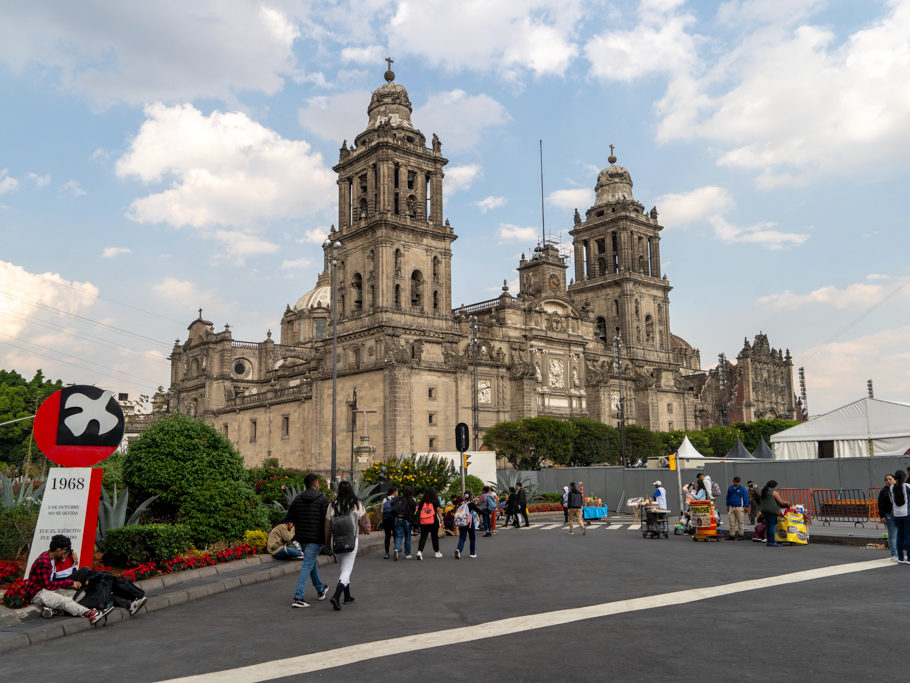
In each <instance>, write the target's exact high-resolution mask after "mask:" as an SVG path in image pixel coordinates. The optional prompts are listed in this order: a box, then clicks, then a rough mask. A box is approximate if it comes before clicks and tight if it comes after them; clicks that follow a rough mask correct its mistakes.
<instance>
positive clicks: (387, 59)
mask: <svg viewBox="0 0 910 683" xmlns="http://www.w3.org/2000/svg"><path fill="white" fill-rule="evenodd" d="M385 61H386V62H388V65H389V71H391V70H392V64H394V63H395V60H394V59H392V58H391V57H386V58H385Z"/></svg>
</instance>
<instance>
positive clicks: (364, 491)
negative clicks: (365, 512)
mask: <svg viewBox="0 0 910 683" xmlns="http://www.w3.org/2000/svg"><path fill="white" fill-rule="evenodd" d="M354 495H355V496H357V498H359V499H360V502H362V503H363V506H364V507H365V508H368V507H370V506H372V505H374V504H375V503H376V501H377V500H379V499H380V498H382V491H380V490H379V484H364V483H363V478H361V479H360V481H358V482H357V483H356V484H354Z"/></svg>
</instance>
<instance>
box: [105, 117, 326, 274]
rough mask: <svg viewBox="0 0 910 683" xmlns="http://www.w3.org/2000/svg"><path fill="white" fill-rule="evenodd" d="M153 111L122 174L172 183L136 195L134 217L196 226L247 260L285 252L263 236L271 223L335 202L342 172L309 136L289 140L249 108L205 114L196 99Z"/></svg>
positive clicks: (118, 168) (120, 169) (119, 167)
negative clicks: (194, 103) (195, 104)
mask: <svg viewBox="0 0 910 683" xmlns="http://www.w3.org/2000/svg"><path fill="white" fill-rule="evenodd" d="M145 113H146V117H147V118H146V121H145V123H143V124H142V127H141V128H140V130H139V133H138V134H137V135H136V137H135V139H134V140H133V141H132V143H131V145H130V149H129V150H128V152H127V153H126V154H125V155H124V156H123V157H121V158H120V159H119V160H118V161H117V164H116V171H117V175H118V176H119V177H121V178H129V177H135V178H138V179H139V180H141V181H143V182H144V183H161V182H163V181H165V180H170V181H171V183H170V186H169V187H168V188H167V189H164V190H162V191H160V192H156V193H152V194H149V195H147V196H145V197H140V198H138V199H135V200H133V202H132V203H131V204H130V209H129V212H128V213H127V216H128V217H129V218H130V219H132V220H134V221H137V222H140V223H159V222H160V223H168V224H170V225H172V226H175V227H181V226H192V227H194V228H197V229H199V230H200V232H201V233H202V234H203V235H204V236H207V237H213V238H215V239H217V240H218V241H220V242H221V243H222V244H224V245H225V247H226V248H227V254H228V255H229V256H230V257H232V258H235V259H237V260H238V262H239V261H242V259H243V258H244V257H245V256H251V255H257V254H271V253H275V251H277V249H278V247H277V246H276V245H274V244H272V243H270V242H267V241H265V240H263V239H261V238H259V237H257V236H256V234H255V233H256V232H257V231H261V230H262V229H263V223H267V222H269V221H275V220H280V219H286V218H291V217H296V216H299V215H301V214H303V213H305V212H306V213H313V212H318V211H319V210H321V209H324V208H326V207H328V206H330V205H331V204H332V202H333V198H334V187H335V181H334V176H333V174H332V173H331V171H330V170H329V169H328V168H326V167H325V166H324V163H323V159H322V155H321V154H319V153H317V152H313V151H312V149H311V148H310V145H309V144H308V143H307V142H305V141H302V140H286V139H284V138H282V137H281V136H279V135H278V134H277V133H275V132H274V131H273V130H270V129H268V128H265V127H264V126H262V125H260V124H259V123H256V122H255V121H253V120H251V119H250V118H249V117H248V116H247V115H246V114H242V113H221V112H213V113H212V114H211V115H209V116H204V115H203V114H202V113H201V112H200V111H199V110H197V109H196V108H194V107H193V106H192V105H189V104H186V105H180V106H175V107H167V106H165V105H163V104H154V105H150V106H148V107H146V109H145ZM216 227H217V228H219V229H216V230H213V229H214V228H216ZM228 228H237V229H238V230H236V231H235V230H229V229H228Z"/></svg>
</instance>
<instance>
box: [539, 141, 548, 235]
mask: <svg viewBox="0 0 910 683" xmlns="http://www.w3.org/2000/svg"><path fill="white" fill-rule="evenodd" d="M538 142H539V143H540V230H541V235H540V237H541V240H540V244H541V246H543V245H545V244H546V243H547V223H546V218H545V217H544V212H543V140H538Z"/></svg>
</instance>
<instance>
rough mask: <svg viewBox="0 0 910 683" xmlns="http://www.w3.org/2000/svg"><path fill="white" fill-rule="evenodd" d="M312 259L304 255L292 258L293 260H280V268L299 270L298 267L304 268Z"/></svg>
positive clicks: (310, 263)
mask: <svg viewBox="0 0 910 683" xmlns="http://www.w3.org/2000/svg"><path fill="white" fill-rule="evenodd" d="M312 263H313V262H312V261H311V260H310V259H308V258H307V257H306V256H304V257H301V258H299V259H294V260H293V261H289V260H285V261H282V262H281V269H282V270H299V269H300V268H306V267H307V266H309V265H312Z"/></svg>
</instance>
